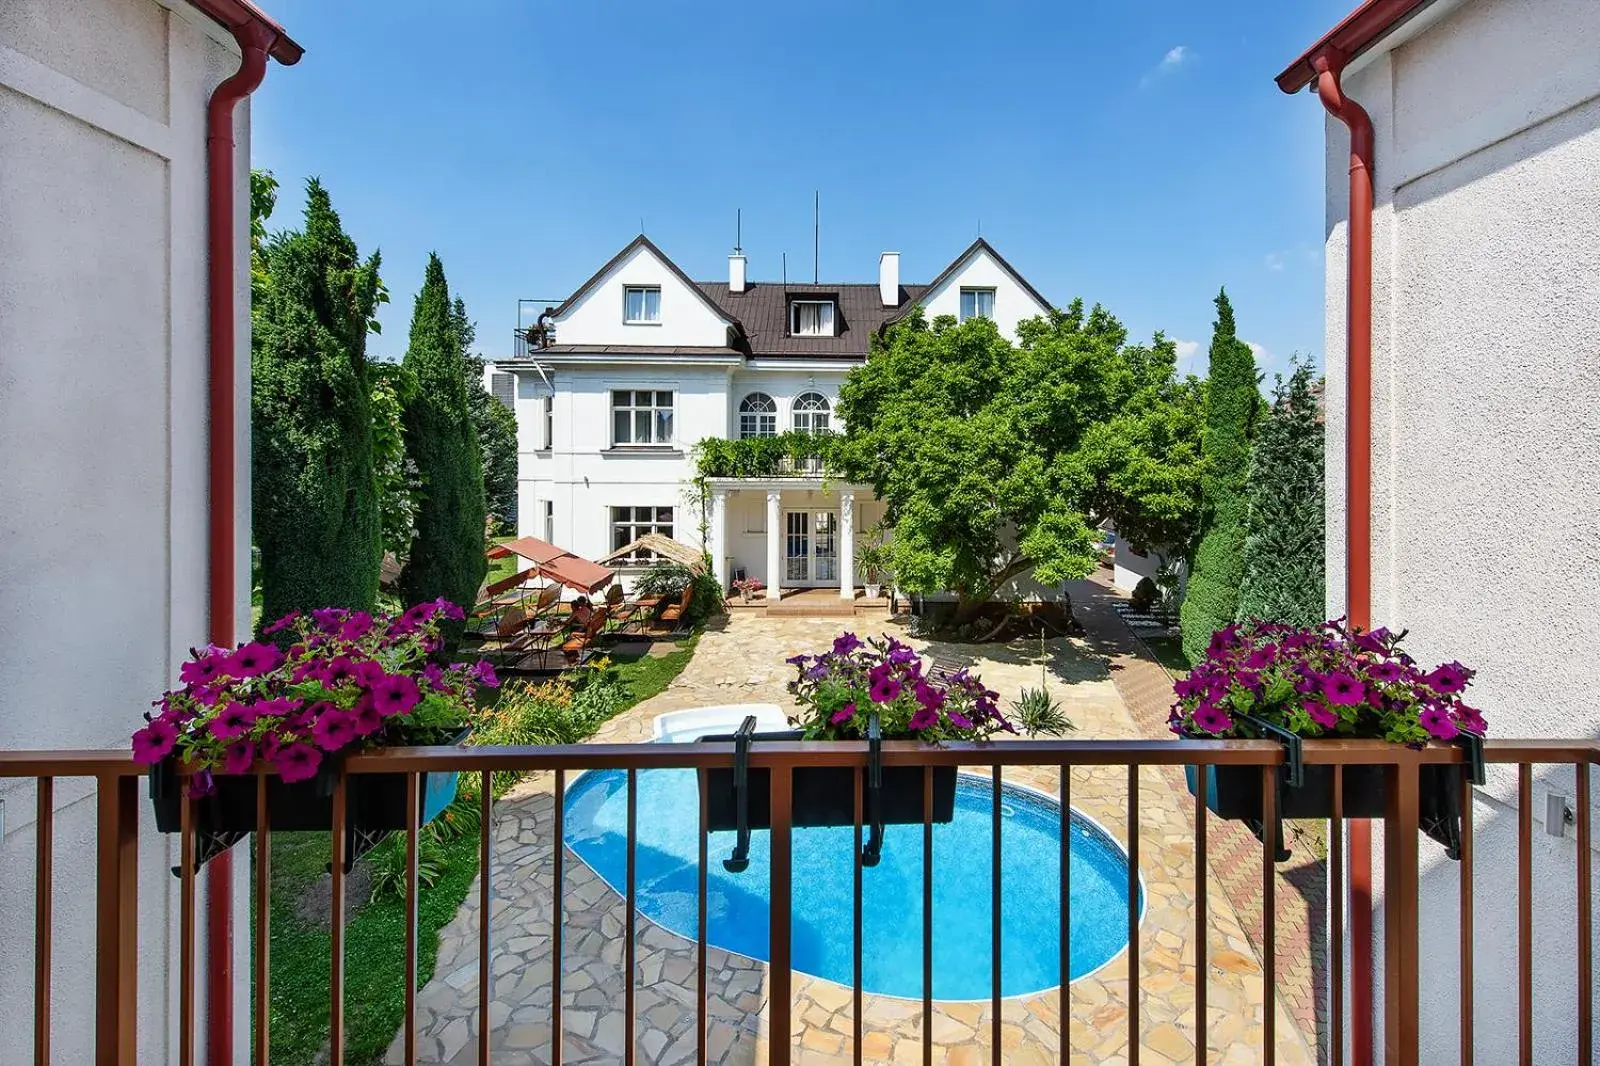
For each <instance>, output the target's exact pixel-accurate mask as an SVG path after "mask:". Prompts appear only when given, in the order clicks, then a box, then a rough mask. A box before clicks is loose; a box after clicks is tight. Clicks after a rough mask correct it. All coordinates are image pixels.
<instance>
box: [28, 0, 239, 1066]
mask: <svg viewBox="0 0 1600 1066" xmlns="http://www.w3.org/2000/svg"><path fill="white" fill-rule="evenodd" d="M238 66H239V54H238V50H237V48H236V47H235V46H234V45H233V43H232V39H231V38H230V37H229V35H228V34H227V33H226V32H225V31H223V30H222V29H221V28H220V27H219V26H217V25H215V24H214V23H212V22H211V21H209V20H208V19H206V18H204V17H203V16H201V15H199V14H198V13H196V12H195V11H194V10H192V9H191V8H189V6H188V5H187V4H185V3H182V2H181V0H172V2H171V3H170V4H168V3H166V2H154V0H74V2H73V3H71V4H65V3H61V2H60V0H5V2H4V3H0V235H3V237H0V243H3V246H4V253H3V254H0V516H3V519H0V521H3V524H4V531H3V533H0V678H3V679H4V683H3V684H0V749H18V748H24V749H54V748H126V746H127V744H128V737H129V734H130V733H131V732H132V730H133V728H134V727H135V726H136V725H137V724H139V722H140V716H141V714H142V713H143V712H144V711H146V710H148V709H149V707H150V701H151V700H152V699H153V698H154V697H156V696H157V695H159V694H160V693H161V692H162V691H164V690H165V689H166V688H167V687H169V685H170V684H171V682H172V681H173V680H174V679H175V677H176V673H177V668H178V664H179V662H180V661H181V660H182V659H183V658H184V657H185V656H186V655H187V653H188V649H189V648H190V647H191V646H193V645H203V644H204V643H205V640H206V635H207V625H206V588H207V560H206V555H207V552H206V513H207V507H206V475H207V419H206V416H205V412H206V409H207V395H206V359H207V347H208V346H207V329H206V317H207V299H206V267H207V246H206V221H205V219H206V190H207V181H206V159H205V153H206V130H205V112H206V103H207V100H208V98H209V96H210V93H211V90H212V88H213V87H214V86H216V85H217V84H218V83H219V82H220V81H222V79H223V78H225V77H227V76H228V75H230V74H232V73H233V72H234V71H235V70H236V69H237V68H238ZM235 127H236V143H237V151H236V166H237V172H238V174H239V175H240V178H239V182H238V187H237V190H236V200H235V202H236V204H237V205H238V215H237V218H236V219H235V224H234V229H235V238H236V241H237V242H238V246H240V247H243V246H244V245H245V243H246V240H247V228H248V227H247V220H248V216H247V212H248V205H249V200H250V197H249V179H248V171H249V158H250V151H249V106H248V103H245V104H241V105H240V107H239V109H238V112H237V115H236V121H235ZM237 278H238V280H237V284H236V290H235V299H234V304H235V307H236V317H237V337H238V346H237V373H238V381H239V383H240V384H239V391H238V395H237V416H238V417H237V422H236V424H237V426H238V427H239V428H238V439H237V441H236V452H237V455H238V456H239V464H240V468H239V471H238V474H237V480H238V485H239V489H238V493H237V500H238V511H237V513H236V515H235V516H234V520H235V529H236V530H237V531H238V539H237V543H236V545H235V567H236V570H237V572H238V573H239V574H246V575H247V574H249V572H250V568H249V560H248V555H247V551H248V536H249V529H250V515H249V503H250V492H249V487H248V483H247V476H248V469H249V467H248V455H249V451H248V433H249V425H250V418H249V404H248V391H247V388H248V387H247V382H248V380H249V350H250V328H249V315H248V306H249V295H248V292H249V290H248V285H249V279H248V273H247V270H246V264H244V263H243V262H242V261H241V263H240V264H239V270H238V274H237ZM236 610H237V617H238V618H240V619H241V620H243V622H244V623H247V622H248V619H249V617H250V613H249V599H248V585H247V584H244V583H241V585H240V595H239V598H238V603H237V607H236ZM94 794H95V789H94V783H93V781H90V780H85V779H80V778H71V779H62V780H59V781H57V782H56V785H55V791H54V806H55V852H54V853H55V863H54V876H55V893H54V905H55V911H54V915H55V939H54V959H55V968H54V969H55V975H54V981H53V994H54V1000H53V1018H54V1024H53V1040H54V1054H55V1061H56V1062H59V1063H86V1062H90V1061H92V1060H93V1039H94V1026H93V1022H92V1019H93V1017H94V1008H95V1004H94V980H93V972H94V971H93V961H92V960H93V958H94V935H95V933H94V930H95V920H94V903H95V889H94V885H95V864H94V863H95V848H94V841H95V835H94V833H95V800H94ZM34 803H35V799H34V787H33V784H32V782H31V781H15V780H11V781H7V780H0V804H3V810H0V870H3V871H5V872H4V873H3V874H0V914H4V915H6V920H5V921H4V922H0V1016H3V1017H4V1018H5V1019H6V1020H7V1021H6V1024H5V1025H4V1026H3V1027H0V1062H5V1063H13V1062H24V1061H31V1059H32V1051H31V1049H32V1041H33V1025H32V1018H33V1007H32V1002H33V1000H32V996H33V961H32V960H33V943H32V941H33V917H32V915H33V913H34V911H33V908H34V902H33V874H32V870H33V866H34V862H35V857H34V833H35V829H36V825H35V818H34ZM140 807H141V811H142V824H141V826H140V841H141V847H140V850H139V856H138V864H139V892H138V898H139V906H140V909H139V921H140V928H139V937H140V941H139V948H140V962H139V965H140V970H139V972H140V981H139V986H138V1033H139V1043H138V1051H137V1060H138V1061H139V1062H140V1063H141V1064H143V1063H171V1062H176V1061H177V1058H176V1056H177V1047H176V1043H175V1042H174V1040H173V1036H174V1034H175V1032H176V1023H177V986H176V975H177V973H178V967H177V947H176V945H177V929H176V926H177V922H178V882H177V880H176V879H175V878H174V877H172V875H171V874H170V873H169V872H168V869H169V867H170V866H172V865H174V864H175V863H176V862H177V861H178V848H177V844H176V839H177V838H176V837H171V838H168V837H161V836H158V835H156V833H155V831H154V826H153V824H152V821H151V816H150V812H149V805H148V804H147V803H144V802H142V796H141V804H140ZM249 867H250V864H249V863H248V862H247V861H245V862H238V863H236V864H235V868H234V873H235V875H236V881H235V885H234V899H235V902H236V905H237V906H236V914H235V923H234V924H235V928H236V929H237V930H239V931H240V932H239V936H238V937H237V938H236V941H235V943H236V946H237V947H238V948H239V949H240V954H239V960H238V963H237V964H236V965H235V969H234V972H235V973H236V974H237V975H238V981H237V983H236V986H235V998H234V1016H235V1017H236V1018H241V1019H245V1018H248V1017H249V1006H248V1001H247V995H248V983H247V981H248V976H247V975H248V970H247V967H246V966H245V965H244V960H245V952H246V950H247V949H248V945H249V936H248V934H247V930H248V928H249V923H248V900H249ZM202 932H203V930H202ZM202 949H203V945H202ZM199 998H200V999H201V1001H202V1004H201V1009H202V1011H203V1010H204V1005H203V1000H204V990H203V989H201V990H200V995H199ZM246 1043H247V1042H246V1041H244V1040H240V1041H238V1044H239V1051H240V1058H239V1060H238V1061H239V1062H241V1063H243V1062H246V1061H247V1060H248V1050H247V1048H246V1047H245V1045H246Z"/></svg>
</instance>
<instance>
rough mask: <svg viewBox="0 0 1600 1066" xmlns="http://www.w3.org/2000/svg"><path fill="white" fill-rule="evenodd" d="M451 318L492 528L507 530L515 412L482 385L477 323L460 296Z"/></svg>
mask: <svg viewBox="0 0 1600 1066" xmlns="http://www.w3.org/2000/svg"><path fill="white" fill-rule="evenodd" d="M450 319H451V321H452V322H453V323H454V324H455V329H456V335H457V336H458V337H460V338H461V356H462V358H463V359H465V360H466V364H467V365H466V370H465V373H466V380H467V410H468V412H469V413H470V414H471V415H472V425H473V428H474V429H476V430H477V433H478V450H479V451H480V452H481V453H482V456H483V495H484V502H485V504H486V505H487V507H488V510H489V517H490V518H491V519H493V521H494V524H495V528H496V529H500V530H503V531H505V532H510V531H511V530H513V529H515V528H516V522H517V416H516V415H514V414H512V413H511V408H509V407H507V406H506V405H505V404H503V403H501V402H500V401H499V400H496V399H495V398H494V397H493V396H491V395H489V390H487V389H485V388H484V387H483V372H484V366H485V364H484V361H483V359H482V358H480V357H479V356H477V355H475V354H474V353H473V350H472V349H473V347H474V345H476V343H477V339H478V327H477V325H476V324H475V323H474V322H473V321H472V320H471V319H470V318H468V317H467V305H466V304H465V303H464V302H462V300H461V298H460V297H459V296H458V297H456V302H455V303H454V304H453V305H451V308H450Z"/></svg>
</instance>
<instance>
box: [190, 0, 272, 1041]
mask: <svg viewBox="0 0 1600 1066" xmlns="http://www.w3.org/2000/svg"><path fill="white" fill-rule="evenodd" d="M229 29H230V30H231V31H232V33H233V37H234V40H236V41H238V42H239V51H240V52H241V53H242V59H241V61H240V63H239V69H238V71H237V72H235V73H234V74H233V76H232V77H230V78H228V79H227V80H226V81H224V82H223V83H222V84H221V85H218V86H217V88H216V91H214V92H213V93H212V94H211V102H210V103H209V104H208V105H207V108H206V184H207V204H206V221H207V226H206V230H207V232H206V243H207V284H206V295H207V301H208V303H209V316H210V349H211V350H210V359H209V364H208V368H209V377H210V406H211V449H210V450H211V456H210V471H209V483H208V484H209V490H210V504H211V507H210V515H209V520H208V525H209V529H208V543H209V548H210V560H211V575H210V576H211V581H210V586H211V587H210V594H209V595H210V599H209V608H210V610H209V614H210V639H211V642H212V643H213V644H220V645H223V646H224V647H230V648H231V647H232V646H233V644H234V642H235V641H236V640H237V639H238V634H237V629H236V628H235V627H236V624H237V622H236V619H235V618H234V610H233V606H234V596H235V589H236V585H237V576H236V575H235V573H234V565H233V562H234V521H233V517H234V507H235V505H236V502H237V501H236V499H235V495H236V494H235V492H234V486H235V482H236V477H235V461H236V460H235V455H234V435H235V432H236V419H235V412H234V405H235V402H236V396H235V389H236V381H237V375H236V373H235V372H234V361H235V358H236V352H235V343H236V335H235V331H234V314H235V307H236V305H235V290H234V284H235V278H236V267H237V259H238V249H237V248H236V247H235V245H234V197H233V189H234V183H235V180H236V175H235V171H234V166H233V153H234V143H233V112H234V107H235V106H236V105H237V104H238V103H239V101H240V100H243V99H244V98H245V97H247V96H249V95H250V94H251V93H252V92H254V91H255V90H256V87H257V86H258V85H260V84H261V79H262V78H263V77H265V76H266V73H267V53H268V51H269V50H270V49H271V48H272V46H273V44H274V42H275V41H276V40H277V35H276V34H274V33H273V32H272V31H271V30H269V29H268V28H267V27H265V26H263V25H261V24H260V23H258V22H246V23H243V24H241V25H234V26H230V27H229ZM205 969H206V1005H207V1008H208V1012H209V1016H208V1019H207V1027H206V1061H207V1062H208V1063H210V1064H211V1066H226V1064H228V1063H231V1062H232V1061H233V853H232V852H228V851H225V852H223V853H222V854H220V855H218V856H217V857H216V858H214V859H212V860H211V862H210V863H209V864H208V865H207V871H206V968H205Z"/></svg>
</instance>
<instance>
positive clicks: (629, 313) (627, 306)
mask: <svg viewBox="0 0 1600 1066" xmlns="http://www.w3.org/2000/svg"><path fill="white" fill-rule="evenodd" d="M551 324H552V325H553V326H554V327H555V329H556V332H557V334H558V335H559V336H560V338H561V344H560V345H559V346H557V347H559V348H563V349H567V348H571V349H578V348H601V347H607V348H617V349H628V348H652V349H653V348H678V349H696V348H704V349H723V350H726V349H729V348H732V347H734V346H736V345H737V344H739V343H740V341H741V340H742V338H743V336H744V327H743V326H742V325H741V324H740V322H739V320H738V319H737V318H736V317H734V316H733V315H731V314H729V313H728V311H727V310H726V309H725V308H723V307H722V306H721V305H720V304H718V303H717V302H716V301H714V300H713V299H711V297H710V296H708V295H707V294H706V292H705V290H704V289H702V288H701V287H700V286H698V285H696V284H695V283H694V282H693V281H692V280H690V278H689V276H688V275H687V274H685V273H684V272H683V271H682V270H681V269H680V268H679V267H678V265H677V264H676V263H674V262H673V261H672V260H671V259H669V258H668V257H667V256H666V254H665V253H664V252H662V251H661V249H660V248H657V247H656V245H655V244H654V243H653V242H652V241H651V240H650V238H648V237H646V236H645V235H644V234H642V233H641V234H640V235H639V236H637V237H635V238H634V239H633V240H632V241H630V242H629V243H628V245H627V246H626V247H625V248H623V249H622V250H621V251H620V252H618V253H617V254H616V255H614V256H612V257H611V259H610V261H609V262H607V263H606V265H605V266H603V267H601V268H600V269H599V270H598V271H596V272H595V274H594V276H593V277H591V278H589V280H588V281H585V282H584V283H583V284H582V285H580V286H578V289H577V291H575V292H574V293H573V294H572V295H571V296H569V297H567V299H566V300H565V301H563V302H562V304H561V306H560V307H557V308H556V309H555V310H554V311H553V312H551Z"/></svg>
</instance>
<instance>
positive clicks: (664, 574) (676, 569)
mask: <svg viewBox="0 0 1600 1066" xmlns="http://www.w3.org/2000/svg"><path fill="white" fill-rule="evenodd" d="M690 584H693V585H694V595H692V596H691V597H690V598H689V610H688V612H687V615H686V618H685V620H686V621H687V622H688V624H689V625H691V626H698V625H700V624H701V623H703V622H704V621H705V620H706V619H707V618H710V617H712V616H713V615H716V614H719V613H721V611H722V606H723V604H722V596H723V589H722V586H721V585H720V584H718V583H717V577H716V575H715V574H713V573H712V572H711V567H710V566H709V565H707V566H705V567H703V568H702V569H701V570H700V571H699V572H696V571H694V570H691V569H690V568H689V567H687V566H684V565H683V564H682V563H674V562H665V561H663V562H658V563H656V564H655V565H654V566H652V567H650V569H648V570H646V571H645V572H644V573H643V574H640V575H639V578H638V580H636V581H635V582H634V583H633V594H634V595H635V596H636V597H639V598H641V599H642V598H643V597H646V596H660V597H662V598H663V599H667V600H675V599H677V598H678V597H679V596H681V595H683V590H684V589H685V588H687V587H688V586H689V585H690Z"/></svg>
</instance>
